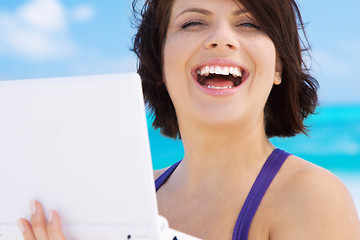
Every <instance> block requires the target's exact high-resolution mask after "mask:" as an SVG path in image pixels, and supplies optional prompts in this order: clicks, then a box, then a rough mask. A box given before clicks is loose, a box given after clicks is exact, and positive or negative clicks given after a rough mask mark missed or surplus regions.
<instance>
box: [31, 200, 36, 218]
mask: <svg viewBox="0 0 360 240" xmlns="http://www.w3.org/2000/svg"><path fill="white" fill-rule="evenodd" d="M30 214H31V215H35V214H36V202H35V201H34V200H31V201H30Z"/></svg>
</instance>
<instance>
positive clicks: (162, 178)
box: [155, 161, 181, 191]
mask: <svg viewBox="0 0 360 240" xmlns="http://www.w3.org/2000/svg"><path fill="white" fill-rule="evenodd" d="M180 163H181V161H178V162H177V163H175V164H174V165H172V166H171V167H169V168H168V169H167V170H166V171H165V172H164V173H163V174H161V175H160V177H158V178H157V179H156V180H155V187H156V191H157V190H159V188H160V187H161V186H162V185H163V184H164V183H165V182H166V181H167V180H168V179H169V177H170V176H171V174H172V173H173V172H174V171H175V169H176V168H177V166H179V164H180Z"/></svg>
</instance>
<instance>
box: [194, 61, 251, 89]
mask: <svg viewBox="0 0 360 240" xmlns="http://www.w3.org/2000/svg"><path fill="white" fill-rule="evenodd" d="M207 65H210V66H211V65H215V66H220V67H239V68H240V69H242V70H243V76H242V82H241V84H240V85H239V86H236V87H233V88H228V89H210V88H207V87H204V86H203V85H201V84H200V83H199V82H198V80H197V78H198V74H197V70H198V69H199V68H201V67H203V66H207ZM191 75H192V77H193V80H194V81H195V83H196V86H197V87H198V88H199V89H200V90H201V91H203V92H204V93H206V94H209V95H213V96H227V95H232V94H235V93H236V92H238V91H239V90H240V89H241V88H242V86H243V85H244V83H245V82H246V80H247V79H248V77H249V71H248V70H247V68H246V67H244V66H243V65H242V64H241V63H239V62H237V61H234V60H231V59H222V58H214V59H207V60H205V61H202V62H200V63H199V64H197V65H195V66H194V67H192V68H191Z"/></svg>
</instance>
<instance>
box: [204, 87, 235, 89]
mask: <svg viewBox="0 0 360 240" xmlns="http://www.w3.org/2000/svg"><path fill="white" fill-rule="evenodd" d="M205 87H207V88H210V89H230V88H232V87H231V86H228V87H215V86H205Z"/></svg>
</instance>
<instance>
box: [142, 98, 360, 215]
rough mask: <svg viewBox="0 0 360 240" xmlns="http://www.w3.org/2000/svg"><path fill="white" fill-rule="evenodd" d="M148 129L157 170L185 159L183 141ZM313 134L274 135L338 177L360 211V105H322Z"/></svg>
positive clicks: (292, 150) (311, 124) (279, 144)
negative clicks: (282, 136)
mask: <svg viewBox="0 0 360 240" xmlns="http://www.w3.org/2000/svg"><path fill="white" fill-rule="evenodd" d="M151 123H152V118H151V116H149V115H148V131H149V138H150V147H151V154H152V159H153V167H154V169H161V168H164V167H167V166H170V165H171V164H173V163H175V162H177V161H179V160H181V159H182V157H183V155H184V150H183V146H182V143H181V141H175V140H172V139H169V138H166V137H164V136H162V135H161V134H160V132H159V131H158V130H154V129H153V128H152V127H151ZM306 125H307V126H309V132H308V135H309V136H305V135H298V136H296V137H293V138H273V139H271V142H272V143H273V144H274V145H275V146H276V147H278V148H281V149H283V150H286V151H287V152H290V153H292V154H294V155H297V156H299V157H301V158H303V159H306V160H308V161H310V162H312V163H315V164H317V165H319V166H321V167H323V168H325V169H327V170H329V171H331V172H332V173H334V174H335V175H336V176H338V177H339V178H340V179H341V180H342V181H343V182H344V183H345V185H346V186H347V188H348V189H349V191H350V192H351V194H352V196H353V198H354V200H355V204H356V206H357V209H358V212H359V214H360V104H358V105H356V104H355V105H336V106H321V107H319V108H318V110H317V114H316V115H313V116H311V117H309V118H308V119H307V120H306Z"/></svg>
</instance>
